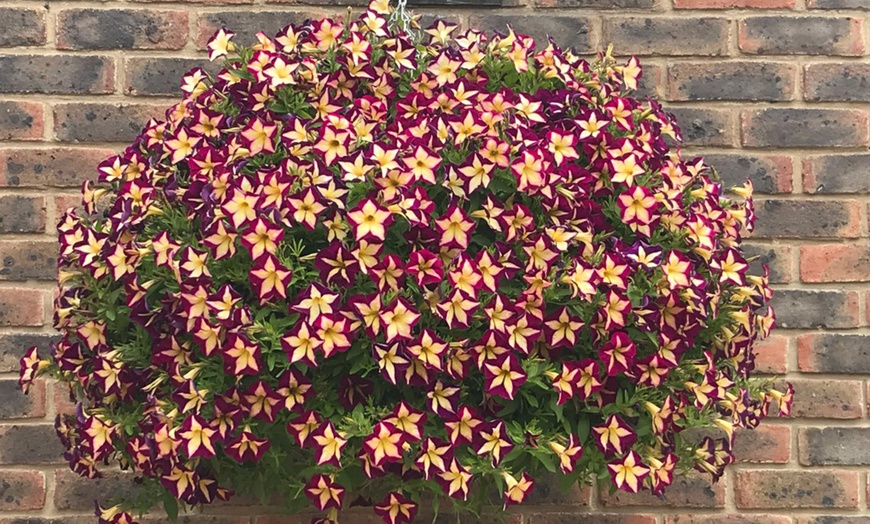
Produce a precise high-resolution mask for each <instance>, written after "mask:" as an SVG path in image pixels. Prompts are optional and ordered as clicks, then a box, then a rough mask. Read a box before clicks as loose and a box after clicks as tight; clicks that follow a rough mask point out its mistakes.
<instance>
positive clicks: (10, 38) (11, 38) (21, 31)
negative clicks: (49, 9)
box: [0, 7, 46, 47]
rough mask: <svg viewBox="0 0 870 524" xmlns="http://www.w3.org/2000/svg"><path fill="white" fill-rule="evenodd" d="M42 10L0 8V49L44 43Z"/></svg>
mask: <svg viewBox="0 0 870 524" xmlns="http://www.w3.org/2000/svg"><path fill="white" fill-rule="evenodd" d="M45 15H46V10H45V9H44V8H36V9H29V8H23V7H0V47H23V46H36V45H42V44H44V43H45Z"/></svg>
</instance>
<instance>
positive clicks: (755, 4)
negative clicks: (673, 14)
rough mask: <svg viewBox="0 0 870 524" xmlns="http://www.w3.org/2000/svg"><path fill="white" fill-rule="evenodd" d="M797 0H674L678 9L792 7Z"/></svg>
mask: <svg viewBox="0 0 870 524" xmlns="http://www.w3.org/2000/svg"><path fill="white" fill-rule="evenodd" d="M794 6H795V0H674V7H676V8H677V9H735V8H736V9H741V8H743V9H747V8H748V9H777V8H779V9H791V8H793V7H794Z"/></svg>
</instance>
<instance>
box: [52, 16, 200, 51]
mask: <svg viewBox="0 0 870 524" xmlns="http://www.w3.org/2000/svg"><path fill="white" fill-rule="evenodd" d="M187 31H188V26H187V13H185V12H183V11H157V10H151V9H147V10H146V9H65V10H63V11H61V12H60V13H59V14H58V16H57V48H58V49H181V48H182V47H184V44H185V43H186V42H187Z"/></svg>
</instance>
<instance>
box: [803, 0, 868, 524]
mask: <svg viewBox="0 0 870 524" xmlns="http://www.w3.org/2000/svg"><path fill="white" fill-rule="evenodd" d="M807 7H808V8H810V9H870V0H807ZM868 522H870V520H868ZM814 524H818V523H814ZM825 524H829V523H825ZM830 524H833V523H830ZM838 524H839V523H838Z"/></svg>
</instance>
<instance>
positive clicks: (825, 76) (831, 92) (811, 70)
mask: <svg viewBox="0 0 870 524" xmlns="http://www.w3.org/2000/svg"><path fill="white" fill-rule="evenodd" d="M868 98H870V64H812V65H808V66H806V69H805V70H804V99H806V100H809V101H811V102H864V101H865V100H867V99H868Z"/></svg>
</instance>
